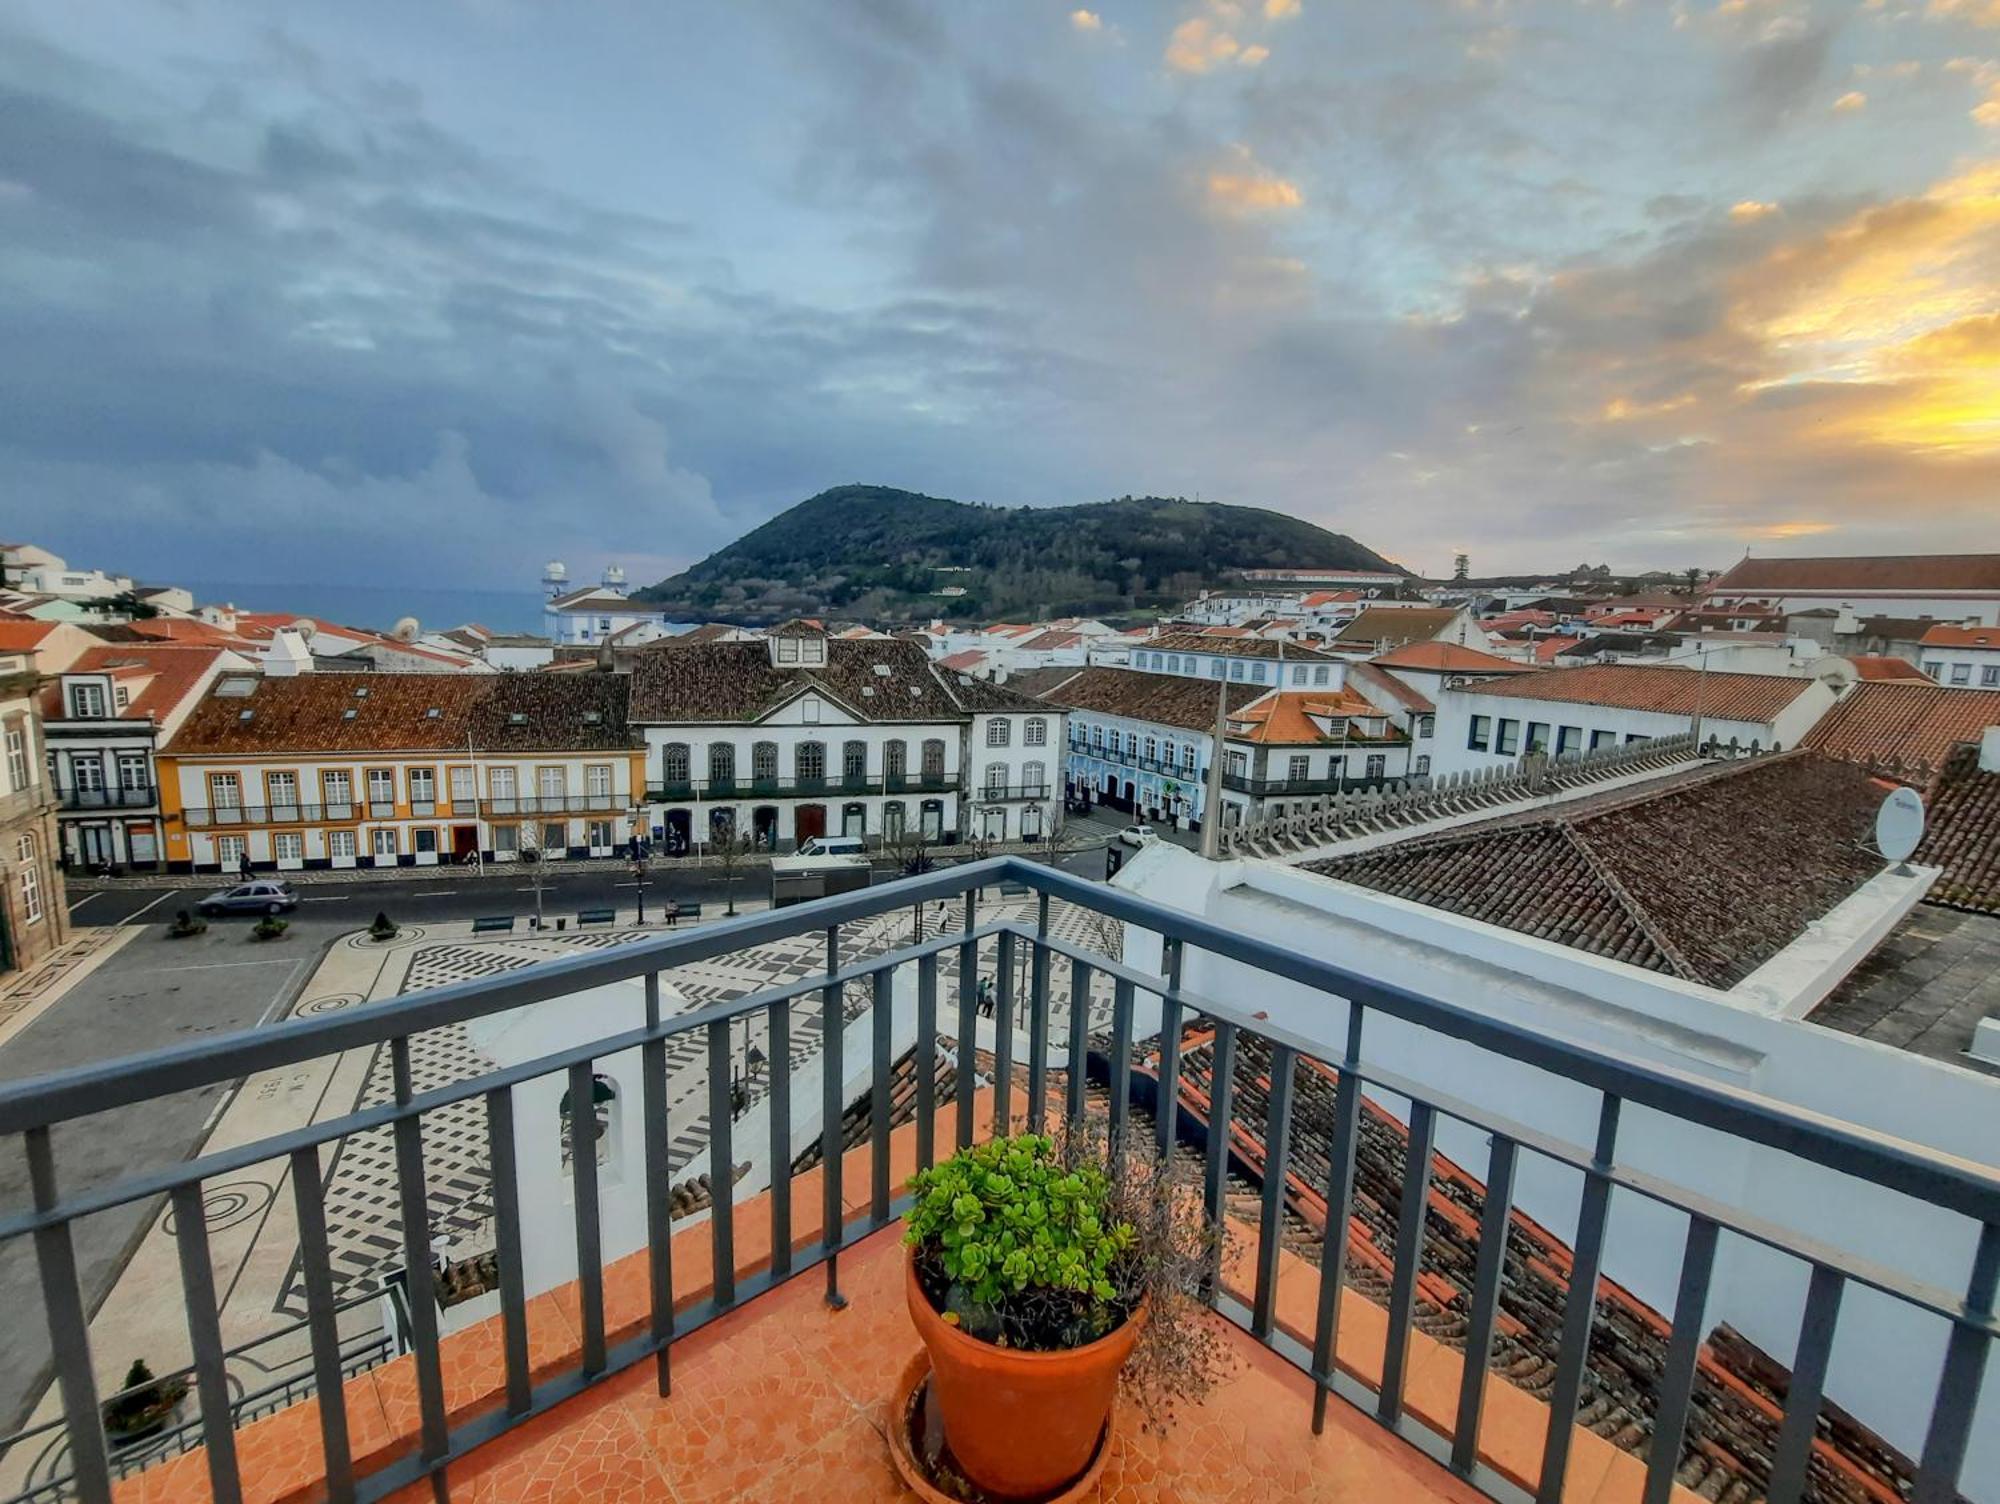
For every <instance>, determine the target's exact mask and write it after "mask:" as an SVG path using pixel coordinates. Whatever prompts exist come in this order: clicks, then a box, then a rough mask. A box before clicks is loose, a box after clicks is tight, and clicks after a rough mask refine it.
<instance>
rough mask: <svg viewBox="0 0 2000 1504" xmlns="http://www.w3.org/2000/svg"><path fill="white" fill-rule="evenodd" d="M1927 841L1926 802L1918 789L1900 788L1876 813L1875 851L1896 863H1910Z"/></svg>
mask: <svg viewBox="0 0 2000 1504" xmlns="http://www.w3.org/2000/svg"><path fill="white" fill-rule="evenodd" d="M1923 838H1924V801H1923V796H1922V795H1920V794H1919V793H1918V792H1917V791H1916V790H1915V789H1909V788H1903V789H1897V790H1896V791H1895V792H1894V793H1893V794H1891V795H1890V796H1889V797H1888V798H1887V799H1884V800H1883V801H1882V808H1881V809H1879V810H1877V811H1876V812H1875V849H1876V850H1878V851H1880V852H1881V853H1882V855H1883V856H1884V857H1885V858H1886V859H1887V860H1889V861H1892V862H1907V861H1908V860H1909V859H1910V853H1911V852H1913V851H1915V850H1916V849H1917V843H1918V842H1920V841H1922V840H1923Z"/></svg>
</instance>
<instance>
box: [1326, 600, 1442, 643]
mask: <svg viewBox="0 0 2000 1504" xmlns="http://www.w3.org/2000/svg"><path fill="white" fill-rule="evenodd" d="M1457 616H1458V611H1457V609H1456V608H1455V607H1449V606H1437V607H1424V606H1402V607H1397V606H1389V607H1383V606H1372V607H1370V608H1369V609H1367V610H1365V611H1363V612H1362V613H1361V614H1360V615H1358V616H1356V617H1355V618H1354V620H1353V621H1351V622H1349V623H1348V624H1347V625H1346V626H1344V627H1342V628H1341V629H1340V635H1339V636H1338V637H1336V638H1334V641H1335V642H1346V643H1361V642H1422V641H1425V640H1426V639H1428V638H1432V637H1435V636H1437V634H1438V633H1440V632H1442V631H1443V630H1444V629H1445V628H1446V627H1448V626H1450V625H1451V624H1452V622H1453V621H1454V620H1455V619H1456V618H1457Z"/></svg>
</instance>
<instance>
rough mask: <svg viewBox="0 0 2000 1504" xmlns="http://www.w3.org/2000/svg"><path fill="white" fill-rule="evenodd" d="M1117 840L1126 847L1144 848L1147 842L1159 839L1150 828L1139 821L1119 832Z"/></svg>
mask: <svg viewBox="0 0 2000 1504" xmlns="http://www.w3.org/2000/svg"><path fill="white" fill-rule="evenodd" d="M1118 839H1119V840H1120V841H1121V842H1122V843H1123V844H1125V845H1127V846H1144V845H1145V844H1146V843H1147V842H1148V841H1154V840H1158V839H1159V837H1158V836H1157V835H1156V834H1155V833H1154V830H1153V827H1152V826H1150V825H1148V824H1146V823H1145V822H1144V821H1141V822H1140V823H1138V824H1136V825H1128V826H1126V827H1125V828H1124V829H1123V830H1121V831H1119V832H1118Z"/></svg>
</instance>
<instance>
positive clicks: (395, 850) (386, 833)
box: [368, 825, 402, 861]
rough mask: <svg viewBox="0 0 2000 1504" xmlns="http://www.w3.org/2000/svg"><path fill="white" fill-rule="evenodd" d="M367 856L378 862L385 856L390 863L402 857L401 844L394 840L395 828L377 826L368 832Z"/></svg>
mask: <svg viewBox="0 0 2000 1504" xmlns="http://www.w3.org/2000/svg"><path fill="white" fill-rule="evenodd" d="M385 837H386V839H384V838H385ZM368 854H369V855H370V856H372V857H375V858H376V859H378V860H379V859H381V858H382V857H385V856H386V857H388V858H390V859H391V860H392V861H393V860H394V859H395V858H396V857H398V856H400V855H402V843H401V842H400V841H398V840H397V839H396V827H395V826H393V825H377V826H376V827H375V828H374V829H373V830H371V831H369V832H368Z"/></svg>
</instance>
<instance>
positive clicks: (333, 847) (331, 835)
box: [326, 830, 361, 862]
mask: <svg viewBox="0 0 2000 1504" xmlns="http://www.w3.org/2000/svg"><path fill="white" fill-rule="evenodd" d="M326 854H327V859H328V860H329V861H335V862H339V861H347V862H352V861H353V860H354V859H355V858H356V857H357V856H359V855H360V854H361V843H360V842H359V841H357V840H356V839H355V838H354V832H353V831H351V830H329V831H328V832H327V833H326Z"/></svg>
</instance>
